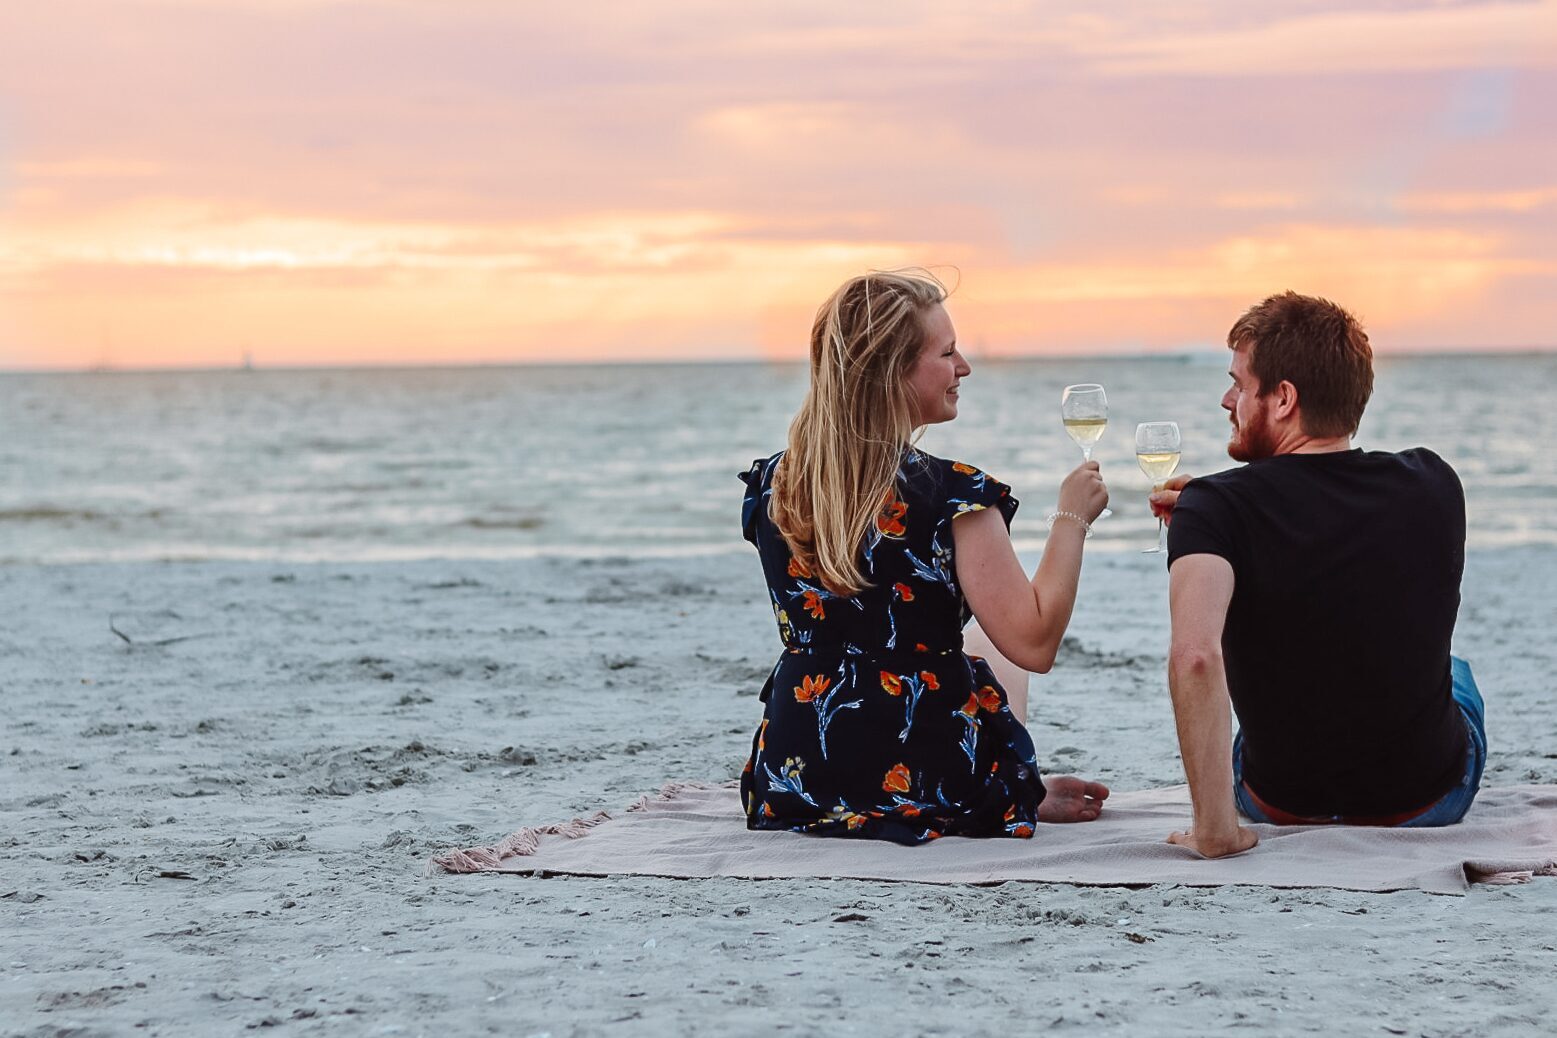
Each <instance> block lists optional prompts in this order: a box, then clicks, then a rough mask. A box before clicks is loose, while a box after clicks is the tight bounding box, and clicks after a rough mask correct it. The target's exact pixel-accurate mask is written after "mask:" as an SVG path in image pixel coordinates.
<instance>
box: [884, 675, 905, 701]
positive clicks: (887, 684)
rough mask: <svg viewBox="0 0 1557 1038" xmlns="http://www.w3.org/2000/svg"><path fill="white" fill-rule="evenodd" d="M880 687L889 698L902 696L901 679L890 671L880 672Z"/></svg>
mask: <svg viewBox="0 0 1557 1038" xmlns="http://www.w3.org/2000/svg"><path fill="white" fill-rule="evenodd" d="M881 687H882V689H883V690H884V691H885V692H886V693H887V695H889V696H900V695H902V694H903V679H902V678H900V677H898V676H897V675H896V674H894V673H892V672H891V671H890V670H884V671H882V672H881Z"/></svg>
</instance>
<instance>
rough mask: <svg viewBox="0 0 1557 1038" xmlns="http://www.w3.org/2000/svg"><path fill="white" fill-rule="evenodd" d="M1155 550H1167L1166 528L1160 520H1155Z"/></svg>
mask: <svg viewBox="0 0 1557 1038" xmlns="http://www.w3.org/2000/svg"><path fill="white" fill-rule="evenodd" d="M1157 550H1158V551H1167V550H1168V528H1167V526H1166V525H1164V524H1163V521H1162V520H1161V519H1158V520H1157Z"/></svg>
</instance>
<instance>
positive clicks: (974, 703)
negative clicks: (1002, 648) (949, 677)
mask: <svg viewBox="0 0 1557 1038" xmlns="http://www.w3.org/2000/svg"><path fill="white" fill-rule="evenodd" d="M795 695H796V697H797V698H798V697H799V695H800V692H799V690H796V692H795ZM957 712H958V713H959V714H961V715H962V716H964V717H977V716H978V715H979V697H978V693H976V692H970V693H968V701H967V702H966V703H964V704H962V709H961V710H959V711H957Z"/></svg>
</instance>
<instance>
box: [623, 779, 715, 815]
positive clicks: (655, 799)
mask: <svg viewBox="0 0 1557 1038" xmlns="http://www.w3.org/2000/svg"><path fill="white" fill-rule="evenodd" d="M740 784H741V783H740V780H739V779H735V780H733V781H730V782H667V783H665V784H664V785H663V786H661V787H660V791H659V792H658V793H653V794H650V793H645V794H644V795H643V796H641V797H639V798H638V799H637V800H634V801H633V802H632V803H631V804H628V805H627V810H628V811H647V810H648V809H649V805H650V804H663V803H665V802H666V801H668V800H675V799H676V798H677V797H679V796H680V795H681V794H683V793H685V792H688V791H689V790H697V791H702V790H708V789H733V788H735V787H736V786H738V785H740Z"/></svg>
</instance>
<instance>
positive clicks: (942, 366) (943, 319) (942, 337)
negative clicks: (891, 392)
mask: <svg viewBox="0 0 1557 1038" xmlns="http://www.w3.org/2000/svg"><path fill="white" fill-rule="evenodd" d="M923 320H924V333H925V334H924V349H922V350H921V351H920V353H919V359H918V360H916V361H915V362H914V366H913V367H911V368H909V369H908V389H909V396H910V398H911V400H912V402H913V411H914V424H915V425H934V424H936V423H937V422H949V421H951V420H952V419H953V418H956V417H957V388H958V386H959V385H960V384H961V382H962V380H963V379H964V378H966V377H967V376H968V375H969V373H971V372H972V370H973V369H972V368H970V367H968V362H967V361H966V360H965V359H963V356H962V353H961V352H960V351H959V350H958V349H957V331H956V329H954V328H953V327H952V323H951V317H950V316H948V315H947V313H946V308H945V307H944V306H941V305H939V304H937V305H935V306H932V307H931V308H930V309H928V310H926V311H925V313H924V317H923Z"/></svg>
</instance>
